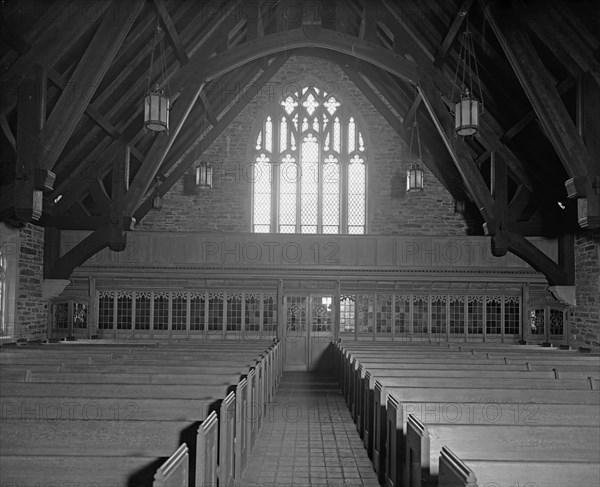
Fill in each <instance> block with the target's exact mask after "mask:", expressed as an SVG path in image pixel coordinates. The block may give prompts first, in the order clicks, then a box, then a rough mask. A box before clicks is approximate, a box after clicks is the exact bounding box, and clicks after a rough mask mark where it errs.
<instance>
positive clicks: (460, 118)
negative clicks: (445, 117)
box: [454, 95, 479, 137]
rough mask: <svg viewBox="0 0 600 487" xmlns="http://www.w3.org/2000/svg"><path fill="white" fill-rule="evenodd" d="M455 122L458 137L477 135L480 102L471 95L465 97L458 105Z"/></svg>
mask: <svg viewBox="0 0 600 487" xmlns="http://www.w3.org/2000/svg"><path fill="white" fill-rule="evenodd" d="M454 121H455V127H456V133H457V134H458V135H461V136H463V137H464V136H467V135H473V134H476V133H477V131H478V130H479V102H478V101H477V100H475V99H474V98H472V97H471V96H469V95H466V96H463V97H462V98H461V100H460V101H459V102H458V103H457V104H456V110H455V112H454Z"/></svg>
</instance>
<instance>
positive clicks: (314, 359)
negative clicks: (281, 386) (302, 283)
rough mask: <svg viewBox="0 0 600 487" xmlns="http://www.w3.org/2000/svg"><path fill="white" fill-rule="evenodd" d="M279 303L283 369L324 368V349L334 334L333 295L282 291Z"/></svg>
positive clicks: (325, 360) (325, 350) (325, 361)
mask: <svg viewBox="0 0 600 487" xmlns="http://www.w3.org/2000/svg"><path fill="white" fill-rule="evenodd" d="M283 304H284V323H283V330H282V331H283V333H282V341H283V343H284V344H285V347H284V350H285V370H303V371H319V370H327V368H328V367H329V365H330V364H329V354H328V353H327V349H328V348H329V346H330V343H331V341H332V340H333V339H334V338H335V337H334V331H335V327H334V323H335V306H334V304H333V295H332V294H327V293H310V294H308V293H307V294H284V297H283Z"/></svg>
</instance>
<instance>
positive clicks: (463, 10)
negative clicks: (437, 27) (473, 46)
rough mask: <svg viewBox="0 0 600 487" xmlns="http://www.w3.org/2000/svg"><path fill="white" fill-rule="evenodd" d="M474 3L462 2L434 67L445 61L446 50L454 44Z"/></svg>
mask: <svg viewBox="0 0 600 487" xmlns="http://www.w3.org/2000/svg"><path fill="white" fill-rule="evenodd" d="M474 1H475V0H463V2H462V4H461V5H460V7H459V8H458V12H457V13H456V16H455V17H454V20H453V21H452V24H451V25H450V28H449V29H448V32H447V33H446V36H445V37H444V40H443V41H442V45H441V46H440V48H439V49H438V51H437V53H436V55H435V61H434V64H435V65H436V66H438V67H439V66H441V65H442V63H443V62H444V60H445V59H446V54H448V50H449V49H450V46H451V45H452V43H453V42H454V39H455V38H456V36H457V34H458V31H459V29H460V27H461V26H462V24H463V22H464V20H465V18H466V16H467V14H468V13H469V9H470V8H471V5H473V2H474Z"/></svg>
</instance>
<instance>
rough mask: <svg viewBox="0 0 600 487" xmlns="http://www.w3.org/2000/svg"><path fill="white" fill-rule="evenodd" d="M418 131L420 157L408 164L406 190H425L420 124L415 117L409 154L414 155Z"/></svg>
mask: <svg viewBox="0 0 600 487" xmlns="http://www.w3.org/2000/svg"><path fill="white" fill-rule="evenodd" d="M415 132H416V133H417V146H418V148H419V158H418V159H417V160H414V161H413V162H411V163H410V164H409V165H408V169H407V171H406V191H409V192H410V191H423V169H421V163H422V157H421V137H420V135H419V124H418V123H417V120H416V118H415V121H414V123H413V129H412V133H411V134H410V146H409V148H408V153H409V155H412V145H413V138H414V135H415Z"/></svg>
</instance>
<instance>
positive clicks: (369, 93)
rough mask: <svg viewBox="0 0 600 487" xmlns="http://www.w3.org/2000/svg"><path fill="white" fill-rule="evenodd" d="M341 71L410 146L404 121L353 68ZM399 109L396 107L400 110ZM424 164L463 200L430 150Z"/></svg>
mask: <svg viewBox="0 0 600 487" xmlns="http://www.w3.org/2000/svg"><path fill="white" fill-rule="evenodd" d="M340 67H341V69H342V70H343V71H344V72H345V73H346V75H347V76H348V78H350V81H352V82H353V83H354V84H355V85H356V86H357V88H358V89H359V90H360V91H361V92H362V94H363V95H364V96H365V98H367V100H369V101H370V102H371V104H372V105H373V106H374V107H375V108H376V109H377V110H378V111H379V113H381V115H382V116H383V118H385V120H386V121H387V122H388V123H389V124H390V126H391V127H392V128H393V129H394V130H395V131H396V133H397V134H398V135H399V136H400V137H401V138H402V139H403V140H404V142H405V143H406V144H407V145H409V144H410V139H411V132H410V131H409V130H408V129H407V128H406V127H405V126H404V124H403V123H402V121H401V120H400V119H399V118H398V117H397V116H396V115H395V114H394V113H393V112H392V111H391V110H390V109H389V108H388V107H387V105H386V104H385V103H384V102H383V100H381V98H379V96H378V95H377V94H376V93H375V92H374V91H373V90H372V89H371V87H370V86H369V85H368V84H367V82H366V81H365V80H364V79H363V78H362V77H361V76H360V74H359V73H357V72H356V71H354V70H353V69H351V68H348V67H346V66H345V65H344V64H340ZM417 96H418V95H417ZM388 103H390V104H392V105H393V101H390V100H389V99H388ZM398 108H399V107H396V110H398ZM423 163H424V164H425V165H426V166H427V167H428V168H429V170H430V171H431V172H432V173H433V174H434V175H435V177H436V178H437V179H438V180H439V181H440V182H441V183H442V184H443V185H444V186H445V187H446V188H447V189H448V191H449V192H450V193H451V194H452V196H453V197H454V198H455V199H462V198H463V194H462V193H459V192H458V191H457V185H456V183H452V184H451V183H450V180H449V178H448V176H447V174H446V172H447V171H446V172H444V171H442V169H441V167H440V166H441V165H440V164H439V161H437V160H436V158H435V157H433V156H432V155H431V153H430V152H429V150H428V149H427V148H426V149H425V151H424V157H423Z"/></svg>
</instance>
